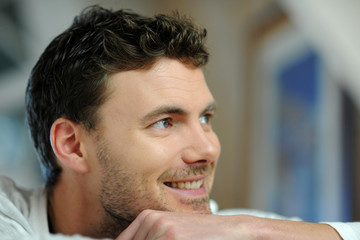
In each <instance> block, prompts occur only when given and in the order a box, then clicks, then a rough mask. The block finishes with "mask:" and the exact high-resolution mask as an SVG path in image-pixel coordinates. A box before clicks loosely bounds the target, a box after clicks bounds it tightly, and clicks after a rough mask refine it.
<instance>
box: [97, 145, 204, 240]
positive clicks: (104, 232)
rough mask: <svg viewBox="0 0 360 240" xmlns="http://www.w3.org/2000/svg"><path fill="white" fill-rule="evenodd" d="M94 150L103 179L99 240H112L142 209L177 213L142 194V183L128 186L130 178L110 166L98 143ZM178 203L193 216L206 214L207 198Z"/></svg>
mask: <svg viewBox="0 0 360 240" xmlns="http://www.w3.org/2000/svg"><path fill="white" fill-rule="evenodd" d="M98 146H99V148H98V152H97V157H98V161H99V162H100V164H101V166H102V176H103V177H102V181H101V184H102V188H101V193H100V195H99V201H100V203H101V205H102V207H103V209H104V214H103V216H102V221H101V223H100V224H99V229H98V232H99V233H100V235H101V236H102V237H105V238H116V237H117V236H118V235H119V234H120V233H121V232H122V231H123V230H125V229H126V228H127V227H128V226H129V225H130V224H131V223H132V221H134V220H135V218H136V217H137V215H138V214H139V213H140V212H141V211H143V210H145V209H153V210H160V211H173V212H174V211H177V210H176V209H172V208H171V206H169V204H167V202H166V200H165V197H164V196H162V193H160V196H158V197H157V198H154V196H153V192H151V191H142V190H143V189H141V187H142V186H146V182H142V183H140V185H138V186H136V184H135V186H134V185H133V184H131V183H132V182H134V177H133V176H132V175H131V174H129V173H128V172H126V171H125V170H124V169H122V168H121V166H118V164H114V162H115V161H113V160H112V159H111V158H110V157H109V154H108V151H107V148H106V145H105V144H102V143H99V144H98ZM206 168H207V167H206ZM206 170H207V169H205V167H202V168H199V167H197V168H196V169H195V168H194V169H193V170H189V169H188V170H186V171H188V172H190V171H192V172H193V174H195V173H197V172H200V171H206ZM207 171H209V170H207ZM172 174H178V173H176V172H173V173H172ZM181 203H183V204H185V205H188V206H191V207H192V209H193V212H197V213H210V210H209V195H208V196H206V197H204V198H200V199H189V200H181Z"/></svg>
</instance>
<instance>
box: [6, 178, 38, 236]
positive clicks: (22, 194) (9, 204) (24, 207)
mask: <svg viewBox="0 0 360 240" xmlns="http://www.w3.org/2000/svg"><path fill="white" fill-rule="evenodd" d="M32 194H33V191H30V190H25V189H21V188H19V187H18V186H16V184H15V183H14V181H12V180H11V179H9V178H7V177H0V233H10V232H16V233H29V232H31V227H30V223H29V220H28V219H29V216H30V200H31V196H32Z"/></svg>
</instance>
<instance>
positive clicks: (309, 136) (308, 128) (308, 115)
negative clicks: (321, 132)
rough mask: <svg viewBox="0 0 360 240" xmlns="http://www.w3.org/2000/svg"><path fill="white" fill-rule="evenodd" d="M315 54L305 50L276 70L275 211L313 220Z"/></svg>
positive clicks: (317, 63)
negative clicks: (276, 166)
mask: <svg viewBox="0 0 360 240" xmlns="http://www.w3.org/2000/svg"><path fill="white" fill-rule="evenodd" d="M319 71H320V70H319V57H318V56H317V54H316V53H315V52H314V51H311V50H310V51H308V52H307V53H306V54H304V55H301V56H295V58H294V59H292V61H291V62H290V63H289V62H288V63H287V64H286V65H283V66H282V69H280V71H279V72H278V78H277V81H278V82H277V85H278V106H279V113H278V125H277V126H276V129H277V136H278V139H277V141H278V144H277V152H278V161H279V162H278V163H279V168H280V169H279V176H278V178H277V179H278V187H279V189H278V196H277V197H276V198H277V199H275V200H274V206H275V211H277V212H279V213H281V214H283V215H285V216H299V217H301V218H302V219H304V220H307V221H317V220H318V218H317V217H318V216H317V211H316V209H317V206H316V204H317V202H318V201H316V198H317V191H316V189H317V188H318V187H319V186H318V181H317V175H316V164H315V163H316V159H315V158H316V151H318V146H317V140H316V139H317V133H316V125H317V119H318V112H317V107H318V102H319V87H318V85H319V82H320V79H319V75H320V74H319Z"/></svg>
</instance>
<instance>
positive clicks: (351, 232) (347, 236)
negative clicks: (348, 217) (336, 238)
mask: <svg viewBox="0 0 360 240" xmlns="http://www.w3.org/2000/svg"><path fill="white" fill-rule="evenodd" d="M325 223H326V224H329V225H330V226H332V227H333V228H335V230H336V231H337V232H338V233H339V234H340V236H341V237H342V238H343V239H344V240H360V222H349V223H345V222H325Z"/></svg>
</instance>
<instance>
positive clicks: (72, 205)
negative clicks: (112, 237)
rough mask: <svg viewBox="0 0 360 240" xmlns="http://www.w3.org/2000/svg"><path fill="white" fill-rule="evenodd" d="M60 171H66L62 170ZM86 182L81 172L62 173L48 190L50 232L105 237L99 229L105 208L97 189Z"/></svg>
mask: <svg viewBox="0 0 360 240" xmlns="http://www.w3.org/2000/svg"><path fill="white" fill-rule="evenodd" d="M62 174H66V173H65V171H64V172H62ZM87 182H88V181H85V180H84V179H83V177H82V176H80V177H79V176H76V177H74V176H66V177H65V176H63V175H62V176H61V178H60V181H59V182H58V183H57V185H56V186H55V187H54V188H53V189H52V191H48V219H49V230H50V232H52V233H62V234H65V235H74V234H80V235H83V236H88V237H101V238H104V237H108V236H103V235H104V231H102V230H101V229H99V228H101V227H100V226H102V225H103V224H102V223H103V222H104V219H106V217H105V212H104V210H103V209H102V207H101V204H100V203H99V202H98V200H97V193H96V192H95V191H94V190H91V189H90V188H89V187H88V186H89V185H90V184H89V183H87ZM106 235H107V234H106Z"/></svg>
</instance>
